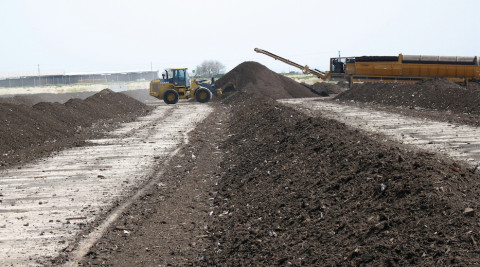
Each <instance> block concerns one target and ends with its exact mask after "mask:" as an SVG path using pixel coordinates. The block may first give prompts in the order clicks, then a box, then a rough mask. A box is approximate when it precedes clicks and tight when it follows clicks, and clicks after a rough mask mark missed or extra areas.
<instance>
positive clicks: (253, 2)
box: [0, 0, 480, 73]
mask: <svg viewBox="0 0 480 267" xmlns="http://www.w3.org/2000/svg"><path fill="white" fill-rule="evenodd" d="M479 10H480V1H477V0H452V1H447V0H436V1H433V0H432V1H430V0H404V1H389V0H362V1H353V0H351V1H350V0H337V1H332V0H330V1H320V0H318V1H313V0H305V1H302V0H294V1H290V0H275V1H274V0H233V1H232V0H229V1H220V0H204V1H200V0H156V1H154V0H128V1H127V0H0V32H1V34H2V35H1V36H2V37H1V39H0V72H21V71H36V70H37V65H38V64H39V65H40V68H41V70H64V71H65V72H67V73H68V72H82V71H92V72H93V71H122V70H139V69H150V66H151V64H152V66H153V69H155V70H157V69H164V68H167V67H188V68H190V69H194V68H195V66H197V65H199V64H200V63H201V62H202V61H203V60H210V59H211V60H218V61H220V62H222V63H223V64H225V65H226V67H227V70H229V69H231V68H233V67H235V66H236V65H238V64H240V63H241V62H243V61H248V60H253V61H257V62H260V63H262V64H264V65H266V66H267V67H269V68H271V69H272V70H275V71H290V70H296V69H295V68H293V67H290V66H288V65H286V64H284V63H281V62H278V61H275V60H273V59H272V58H269V57H267V56H265V55H262V54H257V53H255V52H254V51H253V49H254V48H255V47H258V48H262V49H265V50H268V51H271V52H273V53H275V54H277V55H280V56H283V57H286V58H288V59H290V60H292V61H295V62H297V63H300V64H302V65H305V64H307V65H309V66H310V67H315V68H319V69H321V70H327V69H328V62H329V58H330V57H335V56H337V55H338V51H341V54H342V56H363V55H397V54H399V53H403V54H422V55H445V56H475V55H477V56H480V46H479V41H480V13H479Z"/></svg>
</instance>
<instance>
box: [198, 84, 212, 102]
mask: <svg viewBox="0 0 480 267" xmlns="http://www.w3.org/2000/svg"><path fill="white" fill-rule="evenodd" d="M210 98H212V93H211V92H210V90H208V89H207V88H199V89H197V90H195V99H196V100H197V101H198V102H200V103H207V102H208V101H210Z"/></svg>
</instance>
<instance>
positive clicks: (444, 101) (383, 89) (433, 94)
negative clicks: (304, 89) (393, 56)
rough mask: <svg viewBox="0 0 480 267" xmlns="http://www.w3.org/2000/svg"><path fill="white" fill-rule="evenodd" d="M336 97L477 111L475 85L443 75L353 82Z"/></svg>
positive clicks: (479, 100) (478, 97)
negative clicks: (402, 81)
mask: <svg viewBox="0 0 480 267" xmlns="http://www.w3.org/2000/svg"><path fill="white" fill-rule="evenodd" d="M336 99H339V100H354V101H359V102H372V103H378V104H384V105H391V106H406V107H412V108H424V109H432V110H441V111H450V112H453V113H471V114H480V105H478V103H480V92H479V91H478V89H476V88H475V87H473V88H468V89H467V88H465V87H462V86H460V85H457V84H455V83H453V82H450V81H449V80H446V79H430V80H424V81H420V82H418V83H416V84H392V83H364V84H355V85H354V87H353V88H352V89H350V90H348V91H346V92H344V93H342V94H340V95H338V96H337V97H336Z"/></svg>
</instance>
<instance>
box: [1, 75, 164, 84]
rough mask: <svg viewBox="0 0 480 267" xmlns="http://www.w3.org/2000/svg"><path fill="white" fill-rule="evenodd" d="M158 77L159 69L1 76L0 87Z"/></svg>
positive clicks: (138, 79)
mask: <svg viewBox="0 0 480 267" xmlns="http://www.w3.org/2000/svg"><path fill="white" fill-rule="evenodd" d="M155 79H158V71H118V72H101V73H98V72H97V73H85V72H83V73H67V74H45V75H19V76H16V77H15V76H10V77H3V78H1V77H0V87H31V86H44V85H64V84H78V83H115V82H133V81H151V80H155Z"/></svg>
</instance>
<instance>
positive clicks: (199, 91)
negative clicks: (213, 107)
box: [150, 68, 222, 104]
mask: <svg viewBox="0 0 480 267" xmlns="http://www.w3.org/2000/svg"><path fill="white" fill-rule="evenodd" d="M221 93H222V92H221V91H220V90H218V92H216V91H214V89H213V84H207V83H200V82H197V80H196V79H193V80H190V78H189V77H188V71H187V68H172V69H166V70H165V73H163V74H162V79H158V80H153V81H151V82H150V95H151V96H153V97H156V98H158V99H162V100H163V101H164V102H165V103H167V104H176V103H177V102H178V100H179V99H189V98H195V99H196V100H197V101H198V102H200V103H206V102H208V101H210V99H211V98H212V94H215V95H217V96H218V97H221Z"/></svg>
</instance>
